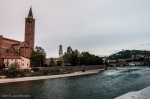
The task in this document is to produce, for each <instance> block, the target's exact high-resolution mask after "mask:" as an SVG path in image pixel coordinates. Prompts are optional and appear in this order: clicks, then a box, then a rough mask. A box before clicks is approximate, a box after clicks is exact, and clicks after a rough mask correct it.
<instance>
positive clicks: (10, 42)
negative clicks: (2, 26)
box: [0, 8, 35, 66]
mask: <svg viewBox="0 0 150 99" xmlns="http://www.w3.org/2000/svg"><path fill="white" fill-rule="evenodd" d="M34 32H35V19H34V18H33V13H32V8H30V10H29V13H28V17H27V18H25V37H24V41H18V40H14V39H10V38H7V37H4V36H3V35H0V66H2V65H4V64H5V65H6V66H8V65H9V64H10V63H11V61H13V60H18V62H19V63H20V65H22V66H24V65H25V63H23V62H25V61H26V62H27V63H26V65H27V66H29V64H30V60H29V58H30V56H31V54H32V53H33V51H34V34H35V33H34ZM19 60H22V61H19Z"/></svg>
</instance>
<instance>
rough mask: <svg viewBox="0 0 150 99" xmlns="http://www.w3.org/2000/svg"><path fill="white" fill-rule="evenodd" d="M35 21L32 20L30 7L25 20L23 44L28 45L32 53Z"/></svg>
mask: <svg viewBox="0 0 150 99" xmlns="http://www.w3.org/2000/svg"><path fill="white" fill-rule="evenodd" d="M34 32H35V19H34V18H33V13H32V8H31V7H30V10H29V14H28V17H27V18H25V42H26V43H27V44H29V46H30V47H31V49H32V51H34V34H35V33H34Z"/></svg>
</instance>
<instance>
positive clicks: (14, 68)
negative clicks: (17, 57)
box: [7, 62, 21, 78]
mask: <svg viewBox="0 0 150 99" xmlns="http://www.w3.org/2000/svg"><path fill="white" fill-rule="evenodd" d="M20 71H21V69H20V65H19V64H18V62H15V63H12V64H11V65H10V67H9V69H8V74H7V76H8V77H11V78H15V77H18V76H19V75H20Z"/></svg>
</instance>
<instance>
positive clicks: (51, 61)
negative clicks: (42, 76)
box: [49, 58, 56, 66]
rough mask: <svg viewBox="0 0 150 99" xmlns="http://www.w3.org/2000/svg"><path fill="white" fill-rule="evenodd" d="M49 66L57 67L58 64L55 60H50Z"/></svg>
mask: <svg viewBox="0 0 150 99" xmlns="http://www.w3.org/2000/svg"><path fill="white" fill-rule="evenodd" d="M49 66H56V63H55V61H54V59H53V58H51V59H50V63H49Z"/></svg>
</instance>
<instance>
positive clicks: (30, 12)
mask: <svg viewBox="0 0 150 99" xmlns="http://www.w3.org/2000/svg"><path fill="white" fill-rule="evenodd" d="M28 17H33V14H32V8H31V7H30V10H29V14H28Z"/></svg>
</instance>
